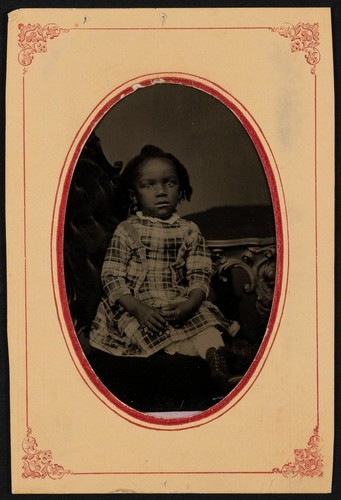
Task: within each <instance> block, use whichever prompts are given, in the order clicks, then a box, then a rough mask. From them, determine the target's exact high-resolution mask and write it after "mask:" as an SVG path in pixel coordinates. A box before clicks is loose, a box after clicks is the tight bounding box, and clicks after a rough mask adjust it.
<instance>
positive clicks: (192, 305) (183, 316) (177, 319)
mask: <svg viewBox="0 0 341 500" xmlns="http://www.w3.org/2000/svg"><path fill="white" fill-rule="evenodd" d="M204 299H205V293H204V292H203V291H202V290H201V289H193V290H192V291H191V292H190V294H189V297H188V299H187V300H185V301H184V302H180V303H179V304H170V305H169V306H167V307H164V308H163V311H162V316H163V317H164V318H165V320H166V321H169V323H171V324H172V325H174V326H175V327H179V326H181V325H183V324H184V323H186V321H188V320H189V319H190V318H191V317H192V316H193V315H194V314H195V313H196V312H197V310H198V309H199V307H200V306H201V304H202V303H203V301H204Z"/></svg>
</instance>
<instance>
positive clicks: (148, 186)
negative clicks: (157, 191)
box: [142, 184, 152, 189]
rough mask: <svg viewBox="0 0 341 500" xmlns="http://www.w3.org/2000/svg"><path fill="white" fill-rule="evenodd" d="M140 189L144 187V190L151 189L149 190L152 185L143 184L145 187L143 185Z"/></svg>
mask: <svg viewBox="0 0 341 500" xmlns="http://www.w3.org/2000/svg"><path fill="white" fill-rule="evenodd" d="M142 187H144V189H151V188H152V185H151V184H145V185H144V186H142Z"/></svg>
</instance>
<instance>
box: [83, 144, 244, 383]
mask: <svg viewBox="0 0 341 500" xmlns="http://www.w3.org/2000/svg"><path fill="white" fill-rule="evenodd" d="M120 188H121V189H122V190H123V192H125V193H126V194H127V195H128V196H129V205H130V207H129V208H130V216H129V217H128V219H127V220H126V221H124V222H121V223H120V224H119V225H118V227H117V229H116V231H115V233H114V235H113V238H112V240H111V243H110V245H109V247H108V250H107V253H106V256H105V260H104V264H103V269H102V283H103V289H104V296H103V298H102V301H101V303H100V304H99V307H98V311H97V315H96V318H95V320H94V321H93V324H92V328H91V332H90V344H91V345H92V346H93V347H96V348H98V349H101V350H103V351H105V352H108V353H111V354H114V355H116V356H141V357H146V356H150V355H151V354H153V353H155V352H157V351H160V350H161V349H164V350H165V351H166V352H167V353H169V354H174V353H181V354H185V355H188V356H201V357H202V358H203V359H205V360H206V361H207V363H208V365H209V368H210V372H211V377H212V380H213V381H214V382H215V383H216V384H217V385H219V387H220V388H221V389H228V388H229V387H231V386H232V385H233V384H235V383H236V382H237V381H238V380H239V379H240V377H239V379H235V377H232V376H231V373H230V372H229V369H228V366H227V362H226V358H225V352H224V342H223V340H222V337H221V333H222V331H224V330H225V331H227V332H229V333H230V334H231V335H232V336H234V335H235V333H236V331H237V329H238V325H237V324H236V323H235V322H232V321H228V320H226V319H225V318H224V317H223V315H222V314H221V312H220V311H219V309H218V308H217V307H216V306H214V305H213V304H212V303H210V302H209V301H207V300H206V299H207V296H208V293H209V284H210V277H211V267H212V264H211V259H210V256H209V253H208V250H207V248H206V246H205V242H204V239H203V237H202V235H201V233H200V231H199V229H198V227H197V226H196V225H195V224H194V223H193V222H190V221H187V220H184V219H182V218H180V217H179V216H178V215H177V214H176V208H177V205H178V204H179V203H180V202H181V201H182V200H185V199H187V200H190V198H191V194H192V187H191V185H190V182H189V177H188V173H187V171H186V169H185V167H184V166H183V165H182V164H181V163H180V162H179V160H177V159H176V158H175V157H174V156H173V155H171V154H169V153H164V152H163V151H162V150H161V149H159V148H156V147H154V146H145V147H144V148H143V149H142V151H141V153H140V155H138V156H137V157H135V158H134V159H133V160H131V161H130V162H129V163H128V165H127V166H126V168H125V170H124V172H123V173H122V175H121V179H120Z"/></svg>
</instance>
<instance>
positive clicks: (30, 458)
mask: <svg viewBox="0 0 341 500" xmlns="http://www.w3.org/2000/svg"><path fill="white" fill-rule="evenodd" d="M160 19H161V21H162V28H140V29H226V30H227V29H268V30H270V31H272V32H277V33H278V34H279V35H280V36H283V37H285V38H289V39H290V42H291V51H292V52H297V51H303V52H305V58H306V61H307V63H308V64H310V65H311V66H312V68H311V73H312V74H313V75H315V93H314V101H315V228H316V230H315V239H316V241H315V254H316V270H315V275H316V382H317V387H316V390H317V425H316V427H315V429H314V432H313V435H312V436H311V437H310V439H309V441H308V447H307V448H305V449H297V450H294V456H295V459H294V462H289V463H287V464H285V465H283V466H282V467H281V468H273V469H272V471H221V472H218V471H216V472H214V471H212V472H208V471H202V472H195V473H194V472H191V471H188V472H185V471H181V472H176V473H175V472H165V473H163V474H245V475H247V474H282V475H283V476H285V477H296V476H299V475H300V476H304V477H315V476H317V477H322V476H323V471H322V468H323V457H322V455H321V452H320V448H321V438H320V436H319V374H318V364H319V358H318V277H317V261H318V259H317V257H318V255H317V165H316V127H317V120H316V109H317V106H316V85H317V80H316V65H317V64H318V63H319V61H320V53H319V51H318V49H317V46H318V45H319V31H318V27H319V25H318V23H315V24H313V25H311V24H308V23H298V24H296V26H294V25H292V24H286V25H284V26H282V27H280V28H273V27H239V28H231V27H230V28H229V27H225V28H224V27H222V28H165V27H164V23H165V21H166V16H165V15H163V17H161V18H160ZM18 28H19V42H18V44H19V47H20V48H21V51H20V52H19V55H18V61H19V63H20V64H21V65H23V66H25V68H24V73H25V71H26V67H27V66H29V65H30V64H31V63H32V61H33V58H34V56H35V54H37V53H41V52H46V51H47V40H48V39H51V40H52V39H53V38H56V37H58V36H59V35H60V34H61V33H66V32H69V31H70V30H69V29H65V28H60V27H59V26H58V25H57V24H55V23H50V24H47V25H45V26H44V27H42V26H41V25H40V24H28V25H23V24H19V25H18ZM72 29H73V30H76V29H89V30H91V29H96V28H72ZM104 29H105V28H104ZM111 29H113V30H115V29H127V30H129V29H131V28H111ZM25 98H26V96H25V78H23V180H24V256H25V259H24V260H25V283H24V289H25V348H26V352H25V354H26V426H27V433H26V437H25V439H24V441H23V450H24V452H25V455H24V456H23V470H24V472H23V474H22V477H23V478H25V479H28V478H40V479H44V478H46V477H49V478H50V479H61V478H63V477H64V476H65V475H69V474H71V475H84V474H161V473H160V472H149V473H143V472H78V473H77V472H71V471H70V470H68V469H65V468H64V467H63V466H61V465H58V464H53V463H52V452H51V451H50V450H44V451H40V450H39V449H38V444H37V441H36V439H35V438H34V437H33V436H32V435H31V432H32V431H31V428H30V427H29V426H28V421H29V404H28V403H29V398H28V351H27V347H28V336H27V333H28V332H27V313H28V311H27V300H26V299H27V268H26V237H27V224H26V185H25V178H26V161H25V137H26V131H25Z"/></svg>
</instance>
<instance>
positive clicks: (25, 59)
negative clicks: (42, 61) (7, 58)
mask: <svg viewBox="0 0 341 500" xmlns="http://www.w3.org/2000/svg"><path fill="white" fill-rule="evenodd" d="M18 28H19V35H18V45H19V47H20V48H21V51H20V52H19V54H18V61H19V63H20V64H21V65H22V66H25V67H26V66H29V65H30V64H31V63H32V61H33V58H34V55H35V54H38V53H40V52H46V51H47V40H48V39H50V40H52V39H53V38H56V37H57V36H59V35H60V34H61V33H67V32H69V30H68V29H65V28H60V27H59V26H58V25H57V24H54V23H50V24H46V25H45V26H44V27H42V26H41V25H40V24H27V25H25V24H19V25H18Z"/></svg>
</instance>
